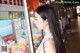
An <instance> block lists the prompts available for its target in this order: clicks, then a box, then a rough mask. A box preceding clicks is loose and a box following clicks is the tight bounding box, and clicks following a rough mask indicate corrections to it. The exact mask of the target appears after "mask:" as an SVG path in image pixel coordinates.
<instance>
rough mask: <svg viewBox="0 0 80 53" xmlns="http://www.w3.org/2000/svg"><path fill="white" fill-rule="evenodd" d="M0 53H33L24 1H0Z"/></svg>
mask: <svg viewBox="0 0 80 53" xmlns="http://www.w3.org/2000/svg"><path fill="white" fill-rule="evenodd" d="M0 53H34V51H33V43H32V36H31V29H30V22H29V16H28V10H27V3H26V0H14V1H13V0H0Z"/></svg>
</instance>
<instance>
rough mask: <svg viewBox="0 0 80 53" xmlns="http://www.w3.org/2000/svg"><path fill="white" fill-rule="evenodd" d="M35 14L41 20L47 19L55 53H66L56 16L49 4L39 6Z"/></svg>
mask: <svg viewBox="0 0 80 53" xmlns="http://www.w3.org/2000/svg"><path fill="white" fill-rule="evenodd" d="M36 12H37V13H38V14H39V15H40V16H41V17H42V18H43V20H46V19H47V21H48V23H49V28H50V31H51V33H52V34H53V37H54V40H55V43H56V52H57V53H66V50H65V46H64V44H63V41H62V38H61V32H60V27H59V21H58V18H57V16H56V12H55V10H54V8H53V7H52V6H51V5H50V4H45V5H42V6H39V7H38V8H37V9H36Z"/></svg>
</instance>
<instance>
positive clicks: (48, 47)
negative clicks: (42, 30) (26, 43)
mask: <svg viewBox="0 0 80 53" xmlns="http://www.w3.org/2000/svg"><path fill="white" fill-rule="evenodd" d="M44 51H45V53H56V47H55V42H54V41H53V40H52V39H48V40H47V41H46V42H45V43H44Z"/></svg>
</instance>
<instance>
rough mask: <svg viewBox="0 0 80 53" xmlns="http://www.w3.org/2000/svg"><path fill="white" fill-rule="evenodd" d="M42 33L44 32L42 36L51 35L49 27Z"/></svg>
mask: <svg viewBox="0 0 80 53" xmlns="http://www.w3.org/2000/svg"><path fill="white" fill-rule="evenodd" d="M43 31H44V34H45V35H47V34H49V33H51V32H50V29H49V26H46V27H45V28H44V30H43Z"/></svg>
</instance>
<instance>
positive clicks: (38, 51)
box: [36, 33, 53, 53]
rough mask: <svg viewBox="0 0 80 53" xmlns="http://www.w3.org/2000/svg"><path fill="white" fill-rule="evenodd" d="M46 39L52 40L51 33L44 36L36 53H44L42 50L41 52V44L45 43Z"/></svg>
mask: <svg viewBox="0 0 80 53" xmlns="http://www.w3.org/2000/svg"><path fill="white" fill-rule="evenodd" d="M48 39H53V36H52V34H51V33H49V34H47V35H45V36H44V38H43V40H42V42H41V44H40V45H39V47H38V49H37V51H36V53H44V50H43V43H44V42H45V41H47V40H48Z"/></svg>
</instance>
